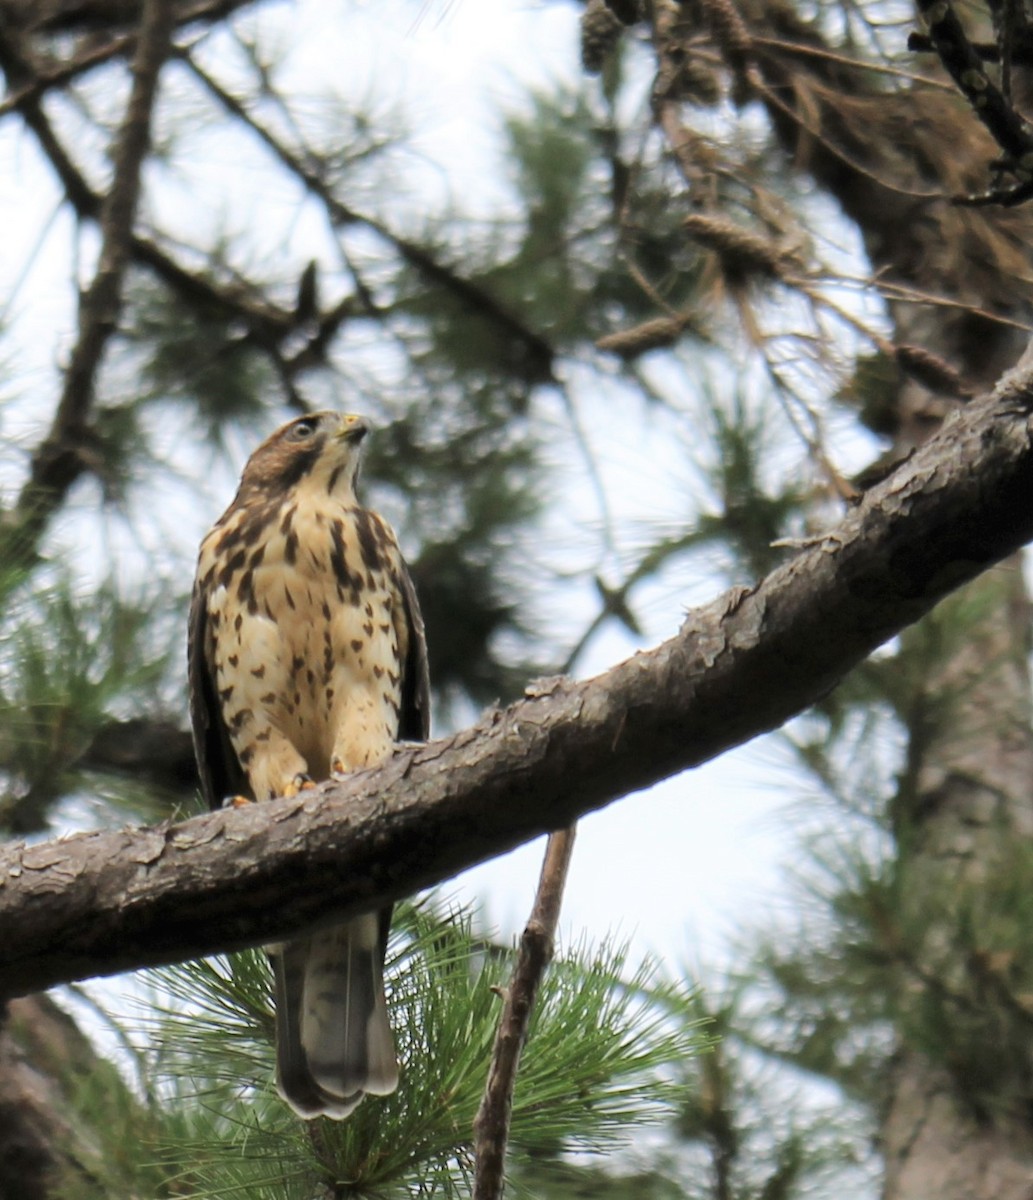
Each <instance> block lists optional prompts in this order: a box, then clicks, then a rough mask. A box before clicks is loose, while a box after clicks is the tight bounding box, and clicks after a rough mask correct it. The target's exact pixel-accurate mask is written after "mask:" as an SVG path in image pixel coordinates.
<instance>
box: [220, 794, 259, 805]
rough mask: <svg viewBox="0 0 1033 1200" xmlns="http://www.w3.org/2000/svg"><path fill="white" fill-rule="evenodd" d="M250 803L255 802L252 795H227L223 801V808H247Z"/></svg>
mask: <svg viewBox="0 0 1033 1200" xmlns="http://www.w3.org/2000/svg"><path fill="white" fill-rule="evenodd" d="M249 804H254V800H252V799H251V797H250V796H225V797H223V801H222V805H221V807H222V808H247V806H248V805H249Z"/></svg>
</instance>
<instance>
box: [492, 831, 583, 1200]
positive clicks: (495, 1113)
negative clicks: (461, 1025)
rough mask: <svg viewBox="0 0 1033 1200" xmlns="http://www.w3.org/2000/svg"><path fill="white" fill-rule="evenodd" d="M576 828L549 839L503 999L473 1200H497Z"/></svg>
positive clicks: (550, 955) (553, 940) (552, 946)
mask: <svg viewBox="0 0 1033 1200" xmlns="http://www.w3.org/2000/svg"><path fill="white" fill-rule="evenodd" d="M576 828H577V827H576V826H574V825H572V826H571V827H570V828H569V829H560V830H558V831H557V832H556V833H553V834H550V835H549V841H548V844H547V845H546V848H545V861H544V862H543V863H542V874H541V878H540V879H539V881H538V892H537V894H536V895H535V898H534V907H533V908H532V909H531V915H530V917H529V918H528V921H527V925H526V927H525V929H524V933H523V936H522V937H521V939H520V955H519V957H518V958H517V963H516V966H515V967H514V968H513V974H512V977H511V978H510V981H509V987H508V988H506V991H505V994H504V999H503V1004H502V1015H501V1016H500V1017H499V1027H498V1030H497V1031H496V1034H495V1048H494V1050H493V1051H492V1055H491V1067H490V1068H489V1070H488V1081H487V1084H486V1085H485V1088H484V1095H483V1096H482V1097H481V1106H480V1108H479V1109H478V1110H477V1117H476V1119H475V1121H474V1125H473V1128H474V1138H475V1144H474V1157H475V1159H476V1163H477V1167H476V1171H475V1173H474V1184H473V1200H498V1198H499V1197H500V1196H501V1195H502V1182H503V1175H504V1171H505V1166H506V1145H507V1143H508V1142H509V1123H510V1117H511V1116H512V1113H513V1088H514V1086H515V1085H516V1077H517V1068H518V1067H519V1066H520V1055H521V1053H522V1051H523V1049H524V1043H525V1042H526V1041H527V1029H528V1026H529V1025H530V1022H531V1013H532V1012H533V1011H534V1002H535V999H536V998H537V996H538V988H539V986H540V984H541V982H542V976H543V975H544V974H545V968H546V967H547V966H548V965H549V963H550V962H551V961H552V954H553V949H554V947H555V941H556V925H557V924H558V922H559V919H560V905H561V904H562V902H563V889H564V887H565V886H566V882H567V870H568V868H569V866H570V856H571V854H572V853H573V850H574V834H575V832H576Z"/></svg>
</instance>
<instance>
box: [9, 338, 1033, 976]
mask: <svg viewBox="0 0 1033 1200" xmlns="http://www.w3.org/2000/svg"><path fill="white" fill-rule="evenodd" d="M1031 414H1033V359H1031V358H1029V356H1028V359H1024V361H1023V364H1022V366H1021V367H1020V368H1019V369H1018V370H1016V371H1014V372H1012V373H1011V374H1010V375H1009V376H1008V377H1006V378H1005V380H1003V381H1002V383H1001V384H1000V385H999V386H998V388H997V389H996V390H995V392H994V393H993V394H992V395H991V396H988V397H984V398H982V399H980V400H978V401H975V402H973V403H972V404H970V405H968V406H966V407H965V408H964V409H961V410H959V411H958V412H957V413H956V414H955V417H954V418H953V419H952V420H950V421H948V422H947V423H946V425H945V427H944V428H943V429H942V431H941V432H940V433H939V434H937V436H936V437H935V438H933V439H931V440H930V441H929V442H928V443H927V444H926V445H925V446H923V447H922V448H920V449H919V450H917V451H916V452H915V453H914V454H913V455H912V456H911V458H909V459H908V460H907V461H906V462H905V463H903V464H902V465H901V467H900V468H899V469H898V470H897V471H896V472H895V473H894V474H893V475H892V476H891V477H890V478H889V479H887V480H886V481H884V482H883V483H881V484H879V485H878V486H877V487H876V488H873V489H872V491H871V492H869V493H868V494H867V495H866V496H865V497H864V498H863V500H862V501H861V503H860V504H859V505H858V506H857V508H856V509H854V510H852V511H851V512H850V513H849V514H848V515H847V517H846V518H845V519H844V520H843V521H842V523H841V524H840V525H839V526H838V527H837V528H836V529H835V530H833V531H831V532H830V533H829V534H828V535H826V536H825V537H823V538H821V539H819V540H817V541H815V543H814V544H812V545H808V546H807V547H805V548H804V549H802V550H801V552H800V553H799V554H797V555H796V556H795V557H794V558H793V559H792V560H791V561H789V562H787V563H785V564H784V565H782V566H780V567H779V568H778V569H776V570H775V571H773V572H772V573H771V574H770V575H769V576H768V577H767V578H766V579H764V580H763V581H762V582H761V583H759V584H757V585H756V586H755V587H752V588H737V589H733V590H731V591H730V592H727V593H725V594H724V595H723V596H721V597H719V598H718V599H717V600H715V601H714V602H712V603H711V604H709V605H707V606H706V607H704V608H700V609H696V610H693V611H692V612H690V613H689V615H688V617H687V618H686V620H685V622H684V624H683V625H682V628H681V630H680V631H679V633H678V634H677V635H676V636H675V637H673V638H671V639H670V640H669V641H667V642H665V643H663V644H662V645H660V646H658V647H657V648H656V649H654V650H652V651H650V652H648V653H644V654H637V655H635V656H634V657H633V658H631V659H629V660H628V661H626V662H623V663H620V664H619V665H618V666H616V667H613V668H612V669H611V670H609V671H607V672H606V673H605V674H603V675H600V676H597V677H596V678H595V679H590V680H587V681H584V682H574V681H571V680H566V679H562V678H556V679H553V680H548V681H545V682H543V683H540V684H538V685H533V686H532V687H530V688H528V690H527V693H526V696H525V698H524V699H523V700H521V701H518V702H517V703H516V704H513V705H511V706H510V707H509V708H508V709H506V710H504V711H492V712H489V713H487V714H486V715H485V716H484V717H483V718H482V719H481V721H480V722H479V723H478V724H477V725H476V726H474V727H473V728H471V729H468V730H465V731H463V732H461V733H458V734H456V735H455V736H453V737H450V738H446V739H441V740H439V741H436V742H432V743H430V744H428V745H426V746H412V747H405V748H402V749H401V750H400V751H399V753H398V754H397V755H396V756H395V757H394V758H393V759H392V760H391V762H389V763H388V764H387V765H386V766H384V767H382V768H380V769H379V770H376V771H361V772H356V773H355V774H354V775H352V776H351V777H349V778H348V779H347V780H345V781H342V782H335V783H331V784H327V785H325V786H324V787H322V788H320V789H318V790H315V791H312V792H304V793H302V794H301V795H300V796H298V797H295V798H293V799H285V800H274V801H270V802H268V803H266V804H259V805H252V806H248V807H247V808H245V809H235V810H226V811H221V812H216V813H210V814H206V815H204V816H200V817H194V818H192V819H191V820H189V821H183V822H179V823H177V824H172V825H162V826H158V827H156V828H152V829H143V830H139V829H126V830H121V831H117V832H100V833H92V834H83V835H78V836H75V837H71V838H67V839H65V840H62V841H56V842H48V843H44V844H42V845H35V846H25V845H14V846H11V847H8V848H7V849H6V850H5V851H3V853H0V988H2V989H3V990H5V991H6V992H7V993H8V994H18V993H21V992H28V991H33V990H36V989H39V988H41V987H46V986H49V985H50V984H54V983H59V982H62V981H66V980H71V979H78V978H84V977H86V976H90V975H100V974H109V973H112V972H115V971H120V970H126V969H129V968H134V967H140V966H144V965H148V964H156V963H163V962H171V961H174V960H177V959H181V958H186V957H190V956H193V955H199V954H206V953H209V952H212V951H216V950H225V949H229V948H234V947H238V946H243V945H246V944H249V943H251V944H253V943H257V942H261V941H265V940H273V939H276V938H278V937H281V936H283V935H285V934H287V933H289V932H290V931H292V930H294V929H297V928H298V927H301V926H304V925H308V924H312V923H314V922H318V921H320V920H330V919H334V918H339V917H341V916H344V915H347V914H349V913H354V912H357V911H360V910H363V909H368V908H371V907H374V906H375V905H376V904H379V903H382V902H384V901H387V900H391V899H397V898H398V897H401V896H405V895H407V894H410V893H412V892H414V891H416V890H417V889H419V888H422V887H426V886H429V885H431V884H434V883H437V882H440V881H441V880H443V879H447V878H449V877H450V876H451V875H454V874H455V873H456V872H457V871H460V870H462V869H463V868H465V867H468V866H471V865H473V864H474V863H478V862H483V861H484V860H485V859H488V858H491V857H492V856H494V855H497V854H500V853H502V852H503V851H505V850H508V849H511V848H512V847H513V846H516V845H518V844H520V843H521V842H525V841H528V840H529V839H531V838H534V837H536V836H538V835H539V834H541V833H544V832H548V831H552V830H555V829H560V828H563V827H565V826H567V825H570V824H571V823H572V822H573V821H574V820H575V819H576V818H577V817H578V816H579V815H580V814H582V813H585V812H589V811H591V810H593V809H597V808H601V807H603V806H605V805H607V804H609V803H611V802H612V801H613V800H615V799H617V798H618V797H620V796H623V795H626V794H627V793H628V792H631V791H635V790H637V789H640V788H644V787H647V786H648V785H650V784H651V783H655V782H656V781H657V780H660V779H663V778H665V777H667V776H670V775H673V774H675V773H676V772H678V771H682V770H685V769H686V768H688V767H692V766H696V765H698V764H699V763H702V762H705V761H706V760H708V759H711V758H714V757H715V756H716V755H718V754H720V753H722V752H723V751H724V750H727V749H729V748H730V747H732V746H735V745H739V744H740V743H742V742H745V741H747V740H749V739H750V738H752V737H755V736H757V735H758V734H760V733H764V732H766V731H767V730H770V729H773V728H776V727H777V726H779V725H781V724H782V723H783V722H785V721H786V720H787V719H788V718H790V717H791V716H793V715H794V714H795V713H798V712H800V711H801V710H802V709H804V708H806V707H807V706H808V705H809V704H812V703H813V702H814V701H816V700H817V699H819V698H820V697H821V696H823V695H825V694H826V693H827V692H828V691H829V690H830V689H831V688H832V687H833V686H834V685H835V683H836V682H837V680H839V679H840V678H841V677H842V676H843V675H844V674H845V673H846V672H847V671H849V670H850V668H851V667H853V666H854V665H855V664H856V663H858V662H859V661H860V660H861V659H862V658H864V657H865V656H866V655H867V654H870V653H871V652H872V651H873V650H874V649H875V648H876V647H878V646H879V645H881V644H882V643H883V642H885V641H886V640H887V638H890V637H892V636H893V635H894V634H895V633H897V632H898V631H899V630H900V629H902V628H903V627H904V626H906V625H908V624H910V623H911V622H913V621H916V620H917V619H918V618H919V617H921V616H922V615H923V614H924V613H926V612H928V611H929V609H930V608H932V607H933V605H934V604H935V603H936V602H937V601H938V600H939V599H940V598H941V597H942V596H944V595H946V594H947V593H948V592H950V591H952V590H953V589H954V588H957V587H959V586H960V585H961V584H963V583H965V582H966V581H967V580H969V579H971V578H973V577H974V576H976V575H978V574H979V573H980V572H982V571H984V570H985V569H986V568H987V567H989V566H991V565H993V564H994V563H996V562H999V561H1000V560H1001V559H1003V558H1005V557H1006V556H1008V555H1010V554H1012V553H1013V552H1014V551H1015V550H1017V549H1018V548H1019V547H1020V546H1022V545H1023V544H1024V543H1025V542H1026V541H1028V540H1029V539H1030V538H1031V537H1033V442H1031V426H1033V416H1031Z"/></svg>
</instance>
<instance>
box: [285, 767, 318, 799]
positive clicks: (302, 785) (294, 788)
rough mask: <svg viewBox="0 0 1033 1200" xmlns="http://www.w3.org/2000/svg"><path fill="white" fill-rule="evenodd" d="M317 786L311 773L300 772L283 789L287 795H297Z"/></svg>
mask: <svg viewBox="0 0 1033 1200" xmlns="http://www.w3.org/2000/svg"><path fill="white" fill-rule="evenodd" d="M315 786H316V783H315V780H314V779H313V778H312V776H311V775H306V774H304V773H303V772H299V773H298V774H297V775H295V776H294V778H293V779H292V780H291V781H290V783H288V784H287V786H286V787H285V788H284V789H283V794H284V795H285V796H296V795H297V794H298V792H307V791H310V790H311V789H312V788H314V787H315Z"/></svg>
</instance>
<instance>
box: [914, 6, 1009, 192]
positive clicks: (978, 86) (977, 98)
mask: <svg viewBox="0 0 1033 1200" xmlns="http://www.w3.org/2000/svg"><path fill="white" fill-rule="evenodd" d="M918 11H919V12H920V13H921V15H922V17H923V18H924V20H925V22H926V26H927V27H928V29H929V37H930V39H931V41H932V44H933V47H934V49H935V50H936V53H937V54H938V55H939V57H940V62H941V63H943V66H944V69H945V70H946V71H947V73H948V74H949V75H950V77H951V78H952V79H953V80H954V83H955V85H956V86H957V88H958V90H959V91H960V92H961V94H962V95H963V96H964V97H965V99H966V100H968V102H969V104H970V105H971V106H972V111H973V112H974V113H975V115H976V116H977V117H978V118H979V119H980V121H982V122H983V124H984V125H985V126H986V128H987V130H988V131H989V132H990V135H991V137H992V138H993V139H994V141H995V142H996V143H997V144H998V145H999V146H1000V147H1001V149H1002V150H1003V151H1004V152H1005V154H1006V155H1007V156H1008V159H1009V161H1010V162H1011V163H1014V164H1016V165H1017V166H1019V167H1021V168H1022V169H1024V170H1025V171H1027V172H1028V170H1029V168H1030V166H1031V165H1033V127H1031V126H1030V125H1029V124H1028V123H1027V122H1026V121H1024V120H1023V119H1022V117H1020V116H1019V114H1018V113H1017V112H1016V111H1015V109H1014V108H1013V107H1012V106H1011V104H1010V103H1009V102H1008V100H1007V99H1006V98H1005V96H1004V94H1003V93H1002V92H1001V90H1000V89H999V88H998V87H997V85H996V84H995V83H994V82H993V80H992V79H990V77H989V76H988V75H987V73H986V71H985V69H984V66H983V58H982V57H981V55H980V54H979V53H978V52H977V50H976V49H975V48H974V47H973V46H972V45H971V44H970V42H969V40H968V35H967V34H966V33H965V29H964V26H963V25H962V24H961V21H960V20H959V19H958V15H957V13H956V12H955V11H954V7H953V5H952V4H951V3H950V0H918ZM1027 160H1029V161H1027Z"/></svg>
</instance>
